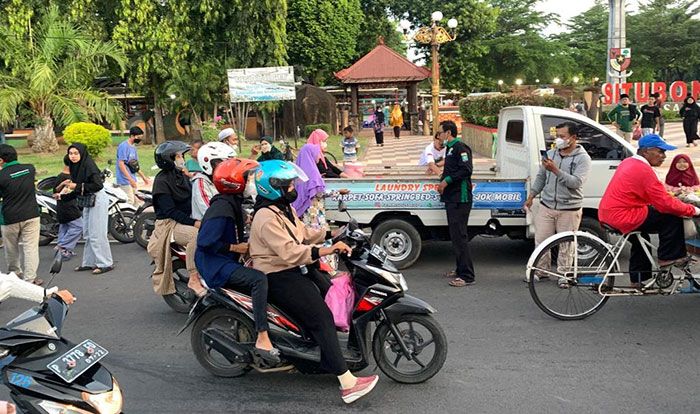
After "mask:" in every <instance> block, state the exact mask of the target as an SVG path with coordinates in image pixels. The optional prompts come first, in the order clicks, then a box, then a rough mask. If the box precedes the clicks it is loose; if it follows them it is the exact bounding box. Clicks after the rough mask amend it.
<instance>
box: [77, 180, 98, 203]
mask: <svg viewBox="0 0 700 414" xmlns="http://www.w3.org/2000/svg"><path fill="white" fill-rule="evenodd" d="M96 198H97V196H96V195H95V193H89V194H85V183H83V184H82V185H81V187H80V195H78V197H77V204H78V207H79V208H91V207H95V199H96Z"/></svg>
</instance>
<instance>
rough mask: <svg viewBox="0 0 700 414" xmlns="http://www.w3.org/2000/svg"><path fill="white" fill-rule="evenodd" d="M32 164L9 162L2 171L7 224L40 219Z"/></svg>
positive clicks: (1, 192)
mask: <svg viewBox="0 0 700 414" xmlns="http://www.w3.org/2000/svg"><path fill="white" fill-rule="evenodd" d="M35 175H36V170H35V169H34V166H33V165H31V164H20V163H18V162H17V161H12V162H8V163H7V164H5V165H3V167H2V170H0V197H2V215H3V217H4V219H5V224H14V223H19V222H21V221H26V220H29V219H33V218H35V217H39V205H38V204H37V202H36V190H35V189H34V177H35Z"/></svg>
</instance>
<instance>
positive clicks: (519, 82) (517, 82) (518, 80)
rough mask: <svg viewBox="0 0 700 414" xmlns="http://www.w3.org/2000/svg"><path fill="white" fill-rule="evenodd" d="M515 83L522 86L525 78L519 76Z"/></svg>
mask: <svg viewBox="0 0 700 414" xmlns="http://www.w3.org/2000/svg"><path fill="white" fill-rule="evenodd" d="M515 84H516V85H518V86H522V84H523V80H522V79H520V78H518V79H516V80H515Z"/></svg>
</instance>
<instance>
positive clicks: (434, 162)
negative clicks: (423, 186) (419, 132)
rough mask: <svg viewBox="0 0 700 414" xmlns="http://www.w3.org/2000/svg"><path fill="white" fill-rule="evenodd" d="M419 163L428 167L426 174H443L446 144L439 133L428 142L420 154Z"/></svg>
mask: <svg viewBox="0 0 700 414" xmlns="http://www.w3.org/2000/svg"><path fill="white" fill-rule="evenodd" d="M418 165H420V166H422V167H428V169H427V170H426V174H428V175H430V174H436V175H440V174H442V167H443V166H444V165H445V145H444V143H443V142H442V138H440V137H439V136H438V135H437V134H436V135H435V136H434V137H433V142H432V143H430V144H428V145H427V146H426V147H425V149H424V150H423V153H422V154H421V156H420V162H419V163H418Z"/></svg>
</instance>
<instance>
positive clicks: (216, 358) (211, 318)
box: [190, 308, 255, 378]
mask: <svg viewBox="0 0 700 414" xmlns="http://www.w3.org/2000/svg"><path fill="white" fill-rule="evenodd" d="M208 328H219V329H221V330H223V331H224V332H225V333H226V335H229V336H230V337H231V339H232V340H234V341H236V342H239V343H243V342H248V343H251V342H255V329H254V328H253V323H252V321H251V320H250V319H248V318H247V317H245V316H243V315H241V314H240V313H238V312H235V311H233V310H230V309H226V308H211V309H209V310H207V311H206V312H205V313H204V314H203V315H202V316H200V317H199V319H197V322H195V324H194V326H192V335H191V336H190V341H191V344H192V351H193V352H194V356H195V357H196V358H197V361H198V362H199V364H200V365H202V367H204V369H206V370H207V371H209V372H211V373H212V374H214V375H216V376H217V377H225V378H233V377H240V376H241V375H244V374H245V373H247V372H248V371H250V369H251V367H250V364H247V363H232V362H231V361H229V360H228V359H226V357H224V356H223V355H221V354H220V353H219V352H217V351H216V349H214V348H213V347H212V346H211V345H209V344H208V343H207V338H205V336H204V335H203V331H204V330H206V329H208Z"/></svg>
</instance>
